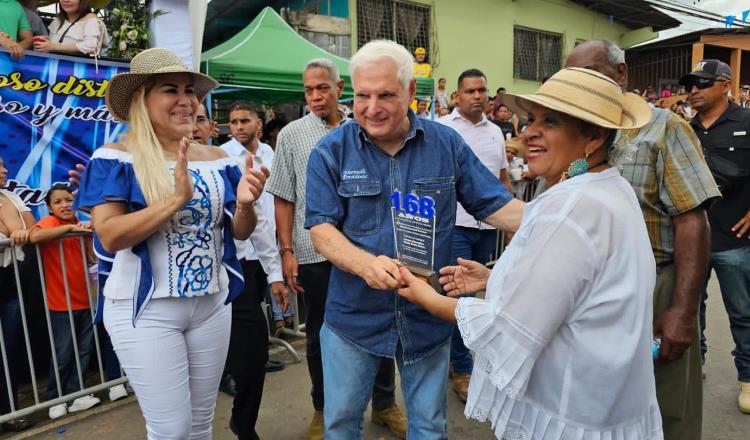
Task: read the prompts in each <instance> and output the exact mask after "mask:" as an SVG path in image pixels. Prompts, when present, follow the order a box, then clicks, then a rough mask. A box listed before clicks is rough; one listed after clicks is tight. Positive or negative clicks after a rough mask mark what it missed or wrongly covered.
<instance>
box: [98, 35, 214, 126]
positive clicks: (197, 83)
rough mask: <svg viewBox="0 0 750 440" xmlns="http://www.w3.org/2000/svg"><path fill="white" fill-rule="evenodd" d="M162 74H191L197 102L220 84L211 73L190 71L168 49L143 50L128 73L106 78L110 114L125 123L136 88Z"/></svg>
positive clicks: (106, 98) (128, 116) (131, 64)
mask: <svg viewBox="0 0 750 440" xmlns="http://www.w3.org/2000/svg"><path fill="white" fill-rule="evenodd" d="M161 73H187V74H190V75H191V76H192V77H193V87H194V90H195V96H196V97H197V98H198V102H202V101H203V98H205V97H206V95H207V94H208V92H210V91H211V90H213V89H215V88H216V87H218V86H219V83H218V82H216V81H215V80H214V79H213V78H211V77H210V76H208V75H204V74H202V73H197V72H193V71H192V70H189V69H188V68H187V67H185V65H184V64H182V61H180V59H179V58H177V56H176V55H175V54H174V53H172V51H170V50H169V49H164V48H160V47H155V48H152V49H146V50H144V51H143V52H141V53H139V54H138V55H136V56H134V57H133V59H132V60H131V61H130V72H127V73H121V74H119V75H115V76H113V77H112V78H111V79H110V80H109V84H108V85H107V90H106V92H105V96H104V99H105V101H106V103H107V108H108V109H109V112H110V113H111V114H112V116H114V117H115V118H116V119H117V120H119V121H122V122H128V119H130V102H131V101H132V99H133V94H135V91H136V90H137V89H138V88H139V87H141V86H142V85H143V84H145V83H146V82H147V81H148V80H149V79H150V78H151V77H152V76H153V75H158V74H161Z"/></svg>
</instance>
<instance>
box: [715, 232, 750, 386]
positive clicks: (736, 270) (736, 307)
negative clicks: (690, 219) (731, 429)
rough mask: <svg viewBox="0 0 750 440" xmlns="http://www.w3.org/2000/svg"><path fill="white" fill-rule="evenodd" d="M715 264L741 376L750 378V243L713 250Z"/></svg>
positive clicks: (739, 375)
mask: <svg viewBox="0 0 750 440" xmlns="http://www.w3.org/2000/svg"><path fill="white" fill-rule="evenodd" d="M711 267H712V268H713V270H714V271H716V276H717V278H718V279H719V286H720V287H721V296H722V298H723V299H724V308H725V309H726V311H727V315H728V316H729V329H730V330H731V331H732V338H733V339H734V344H735V348H734V350H733V351H732V355H733V356H734V365H735V366H736V367H737V376H738V379H739V380H740V381H742V382H750V246H745V247H742V248H739V249H731V250H728V251H716V252H711Z"/></svg>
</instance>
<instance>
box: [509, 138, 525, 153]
mask: <svg viewBox="0 0 750 440" xmlns="http://www.w3.org/2000/svg"><path fill="white" fill-rule="evenodd" d="M505 149H506V150H507V149H511V150H513V151H515V152H516V156H518V157H524V156H525V154H526V148H524V146H523V144H522V143H521V141H520V140H519V139H518V138H517V137H514V138H510V139H508V140H507V141H505Z"/></svg>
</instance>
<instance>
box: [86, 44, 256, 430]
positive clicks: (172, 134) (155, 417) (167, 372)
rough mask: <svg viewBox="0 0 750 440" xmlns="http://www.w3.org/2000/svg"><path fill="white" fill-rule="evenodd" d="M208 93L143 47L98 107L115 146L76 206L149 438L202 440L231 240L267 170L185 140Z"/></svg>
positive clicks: (220, 361) (222, 344) (219, 345)
mask: <svg viewBox="0 0 750 440" xmlns="http://www.w3.org/2000/svg"><path fill="white" fill-rule="evenodd" d="M216 86H217V83H216V82H215V81H214V80H213V79H211V78H210V77H208V76H205V75H202V74H198V73H194V72H191V71H189V70H188V69H187V68H185V66H184V65H182V63H181V62H180V61H179V59H178V58H177V57H176V56H175V55H174V54H173V53H172V52H170V51H169V50H167V49H160V48H155V49H148V50H145V51H143V52H141V53H140V54H138V55H137V56H136V57H135V58H133V60H132V61H131V64H130V73H123V74H120V75H116V76H114V77H113V78H112V79H111V80H110V83H109V86H108V88H107V91H106V102H107V107H108V109H109V111H110V112H111V113H112V115H113V116H114V117H115V118H117V119H118V120H121V121H124V122H128V124H129V130H128V132H127V133H126V136H125V138H124V139H123V141H122V142H121V143H118V144H113V145H105V146H103V147H101V148H99V149H98V150H96V151H95V152H94V155H93V157H92V160H91V161H90V162H89V164H88V166H87V168H86V171H85V172H84V174H83V176H82V181H81V189H80V191H79V194H78V198H77V200H76V203H77V205H78V207H79V209H82V210H84V211H90V212H91V215H92V222H93V225H94V229H95V230H96V233H97V235H98V238H99V240H100V241H101V244H102V246H103V248H104V249H105V250H106V251H107V252H110V253H113V254H114V258H112V259H111V265H112V267H111V270H110V273H109V277H108V279H107V281H106V283H105V285H104V286H103V289H102V290H103V294H104V297H105V300H104V325H105V327H106V329H107V331H108V332H109V334H110V336H111V338H112V344H113V346H114V349H115V352H116V353H117V356H118V358H119V359H120V362H121V364H122V367H123V369H124V370H125V372H126V373H127V375H128V378H129V379H130V383H131V385H132V386H133V389H134V390H135V393H136V396H138V403H139V405H140V407H141V410H142V412H143V415H144V417H145V419H146V428H147V431H148V438H149V439H167V438H169V439H188V438H190V439H210V438H211V421H212V419H213V413H214V407H215V403H216V391H217V389H218V387H219V380H220V378H221V373H222V369H223V367H224V360H225V359H226V354H227V347H228V344H229V333H230V331H229V330H230V321H231V309H230V308H229V307H226V306H225V305H226V304H228V303H229V302H230V301H232V300H233V299H234V298H236V296H237V295H239V293H240V291H241V290H242V287H243V280H242V271H241V269H240V266H239V262H238V261H237V258H236V255H235V247H234V242H233V241H232V239H233V238H234V239H237V240H245V239H246V238H247V237H248V236H249V235H250V233H251V232H252V231H253V229H254V228H255V223H256V216H255V211H254V208H253V206H254V202H255V200H257V199H258V197H259V196H260V193H261V191H262V189H263V184H264V182H265V178H266V176H267V174H268V170H264V172H260V171H256V170H253V168H252V158H250V159H248V160H247V163H246V164H245V169H244V173H243V171H241V170H240V169H239V167H238V166H237V165H236V161H235V160H234V159H230V158H228V157H227V156H226V153H224V152H223V150H221V149H218V148H209V147H207V146H205V145H197V144H189V142H188V140H187V138H186V136H189V135H190V134H191V133H192V131H193V128H194V126H195V119H196V114H197V110H198V105H199V102H201V101H202V100H203V98H204V97H205V96H206V94H207V93H208V92H209V91H210V90H212V89H213V88H214V87H216Z"/></svg>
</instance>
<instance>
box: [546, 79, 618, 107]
mask: <svg viewBox="0 0 750 440" xmlns="http://www.w3.org/2000/svg"><path fill="white" fill-rule="evenodd" d="M591 76H593V77H594V78H596V79H599V80H601V79H600V78H599V77H596V76H594V75H591ZM549 81H554V82H560V83H563V84H567V85H568V86H570V87H573V88H575V89H578V90H582V91H586V92H589V93H591V94H592V95H596V96H598V97H600V98H602V99H604V100H605V101H609V102H610V103H612V104H613V105H615V106H617V107H618V108H619V109H620V110H622V101H620V100H619V99H615V98H613V97H612V96H610V95H608V94H606V93H602V92H600V91H598V90H596V89H592V88H590V87H586V86H584V85H583V84H580V83H575V82H572V81H568V80H564V79H561V78H550V79H549ZM617 88H618V89H619V88H620V86H619V85H618V86H617Z"/></svg>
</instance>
